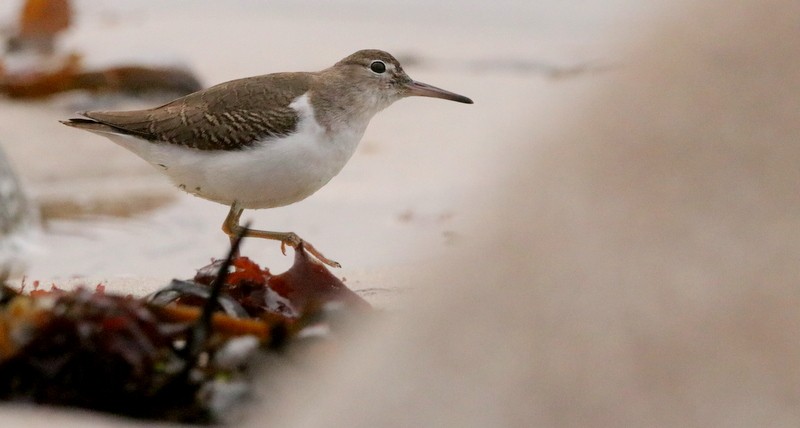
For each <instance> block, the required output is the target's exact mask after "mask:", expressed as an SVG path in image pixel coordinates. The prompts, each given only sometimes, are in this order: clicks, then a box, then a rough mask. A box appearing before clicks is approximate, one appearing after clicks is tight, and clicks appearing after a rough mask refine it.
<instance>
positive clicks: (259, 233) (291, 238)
mask: <svg viewBox="0 0 800 428" xmlns="http://www.w3.org/2000/svg"><path fill="white" fill-rule="evenodd" d="M242 211H244V209H243V208H240V207H239V206H237V205H236V204H235V203H234V204H233V205H231V210H230V211H228V216H227V217H225V222H224V223H222V231H223V232H225V233H226V234H227V235H228V236H229V237H230V238H231V241H232V240H233V239H234V238H235V237H236V236H238V235H239V234H240V233H241V232H242V229H243V227H242V226H241V225H239V217H241V216H242ZM243 237H250V238H262V239H272V240H275V241H281V251H282V252H283V254H286V246H287V245H288V246H290V247H292V248H297V246H298V245H300V244H301V243H302V244H303V248H305V249H306V251H308V252H309V253H311V255H313V256H314V257H316V258H317V259H319V261H321V262H322V263H325V264H326V265H328V266H331V267H335V268H338V267H342V265H340V264H339V263H337V262H335V261H333V260H331V259H329V258H327V257H325V256H323V255H322V253H320V252H319V251H317V249H316V248H314V246H313V245H311V243H309V242H308V241H303V240H302V239H300V237H299V236H297V234H296V233H294V232H270V231H267V230H254V229H248V230H247V232H246V233H245V234H244V235H243Z"/></svg>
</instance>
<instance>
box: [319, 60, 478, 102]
mask: <svg viewBox="0 0 800 428" xmlns="http://www.w3.org/2000/svg"><path fill="white" fill-rule="evenodd" d="M334 67H337V68H346V69H347V70H348V74H350V75H351V76H353V75H355V77H358V80H359V81H360V82H362V84H363V86H364V87H366V88H369V89H374V91H375V92H378V93H381V94H382V95H383V97H385V98H387V101H389V102H394V101H397V100H399V99H401V98H405V97H411V96H419V97H433V98H442V99H445V100H451V101H456V102H459V103H466V104H472V100H471V99H469V98H467V97H465V96H463V95H458V94H456V93H453V92H450V91H445V90H444V89H440V88H437V87H435V86H431V85H428V84H425V83H422V82H417V81H414V80H413V79H411V78H410V77H408V75H407V74H406V72H405V71H403V67H401V66H400V63H399V62H398V61H397V59H395V57H393V56H392V55H391V54H389V53H388V52H384V51H381V50H377V49H365V50H361V51H358V52H356V53H354V54H352V55H350V56H348V57H347V58H345V59H343V60H341V61H339V62H338V63H336V65H335V66H334Z"/></svg>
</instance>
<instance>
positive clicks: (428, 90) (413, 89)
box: [406, 80, 472, 104]
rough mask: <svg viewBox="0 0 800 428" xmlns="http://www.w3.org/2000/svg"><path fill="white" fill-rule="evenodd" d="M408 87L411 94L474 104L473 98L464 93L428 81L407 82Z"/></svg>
mask: <svg viewBox="0 0 800 428" xmlns="http://www.w3.org/2000/svg"><path fill="white" fill-rule="evenodd" d="M406 87H407V88H408V93H409V95H412V96H418V97H432V98H441V99H444V100H450V101H455V102H459V103H464V104H472V100H471V99H469V98H467V97H465V96H463V95H458V94H456V93H454V92H450V91H445V90H444V89H441V88H437V87H436V86H431V85H428V84H427V83H422V82H417V81H414V80H412V81H411V82H410V83H407V84H406Z"/></svg>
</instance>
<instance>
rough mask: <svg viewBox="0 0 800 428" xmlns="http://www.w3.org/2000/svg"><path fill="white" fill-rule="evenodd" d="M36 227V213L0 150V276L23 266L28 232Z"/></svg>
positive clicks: (28, 245) (29, 233)
mask: <svg viewBox="0 0 800 428" xmlns="http://www.w3.org/2000/svg"><path fill="white" fill-rule="evenodd" d="M37 226H38V212H37V211H36V210H35V209H34V207H33V205H32V204H31V202H30V201H29V200H28V199H27V198H26V197H25V194H24V192H23V190H22V187H21V186H20V182H19V180H18V179H17V177H16V175H15V174H14V171H13V170H12V169H11V164H10V163H9V162H8V160H7V159H6V157H5V155H4V154H3V151H2V150H0V279H3V277H5V276H7V275H9V274H11V273H13V272H16V271H18V270H20V269H21V268H22V267H23V260H24V259H25V255H26V253H27V252H28V248H29V247H30V244H29V239H30V235H31V234H32V233H33V231H34V230H35V229H36V228H37Z"/></svg>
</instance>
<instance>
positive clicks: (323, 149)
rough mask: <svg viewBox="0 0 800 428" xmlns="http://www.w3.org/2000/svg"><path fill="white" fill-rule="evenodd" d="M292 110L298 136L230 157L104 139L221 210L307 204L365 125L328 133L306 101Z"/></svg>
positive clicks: (348, 152) (353, 145)
mask: <svg viewBox="0 0 800 428" xmlns="http://www.w3.org/2000/svg"><path fill="white" fill-rule="evenodd" d="M292 107H294V108H295V109H296V110H298V112H300V113H301V119H300V122H299V124H298V128H297V132H296V133H294V134H292V135H290V136H288V137H284V138H280V139H276V140H271V141H270V140H267V141H262V142H259V143H257V144H255V145H253V146H251V147H250V148H247V149H244V150H239V151H233V152H226V151H222V150H214V151H210V150H197V149H190V148H186V147H182V146H176V145H172V144H166V143H152V142H149V141H144V140H140V139H138V138H134V137H130V136H126V135H119V134H105V133H104V134H103V135H104V136H106V137H108V138H110V139H111V140H112V141H114V142H115V143H117V144H119V145H121V146H123V147H125V148H127V149H128V150H130V151H132V152H134V153H136V154H137V155H139V156H140V157H142V158H143V159H145V160H146V161H148V162H149V163H150V164H152V165H153V166H155V167H156V168H157V169H159V170H160V171H162V172H163V173H165V174H166V175H168V176H169V177H170V179H171V180H172V181H173V183H175V185H176V186H178V187H179V188H180V189H182V190H184V191H186V192H189V193H191V194H193V195H196V196H199V197H201V198H205V199H208V200H212V201H215V202H219V203H221V204H225V205H231V204H233V202H237V203H238V204H239V206H241V207H242V208H273V207H279V206H284V205H288V204H291V203H294V202H297V201H300V200H302V199H305V198H306V197H308V196H310V195H311V194H313V193H314V192H316V191H317V190H319V189H320V188H321V187H322V186H324V185H325V184H327V183H328V182H329V181H330V180H331V179H332V178H333V177H334V176H335V175H336V174H338V173H339V171H341V170H342V168H343V167H344V165H345V164H346V163H347V161H348V160H349V159H350V157H351V156H352V155H353V153H354V152H355V149H356V147H357V145H358V142H359V141H360V140H361V137H362V136H363V134H364V130H365V129H366V125H367V123H366V122H364V123H363V124H357V125H356V126H352V127H349V128H347V129H345V130H340V131H338V132H336V133H326V132H325V129H324V128H322V127H321V126H319V124H318V123H317V122H316V120H314V119H313V112H312V111H311V106H310V105H309V103H308V99H307V97H306V96H303V97H300V98H298V99H297V100H296V101H295V102H294V103H292Z"/></svg>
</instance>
